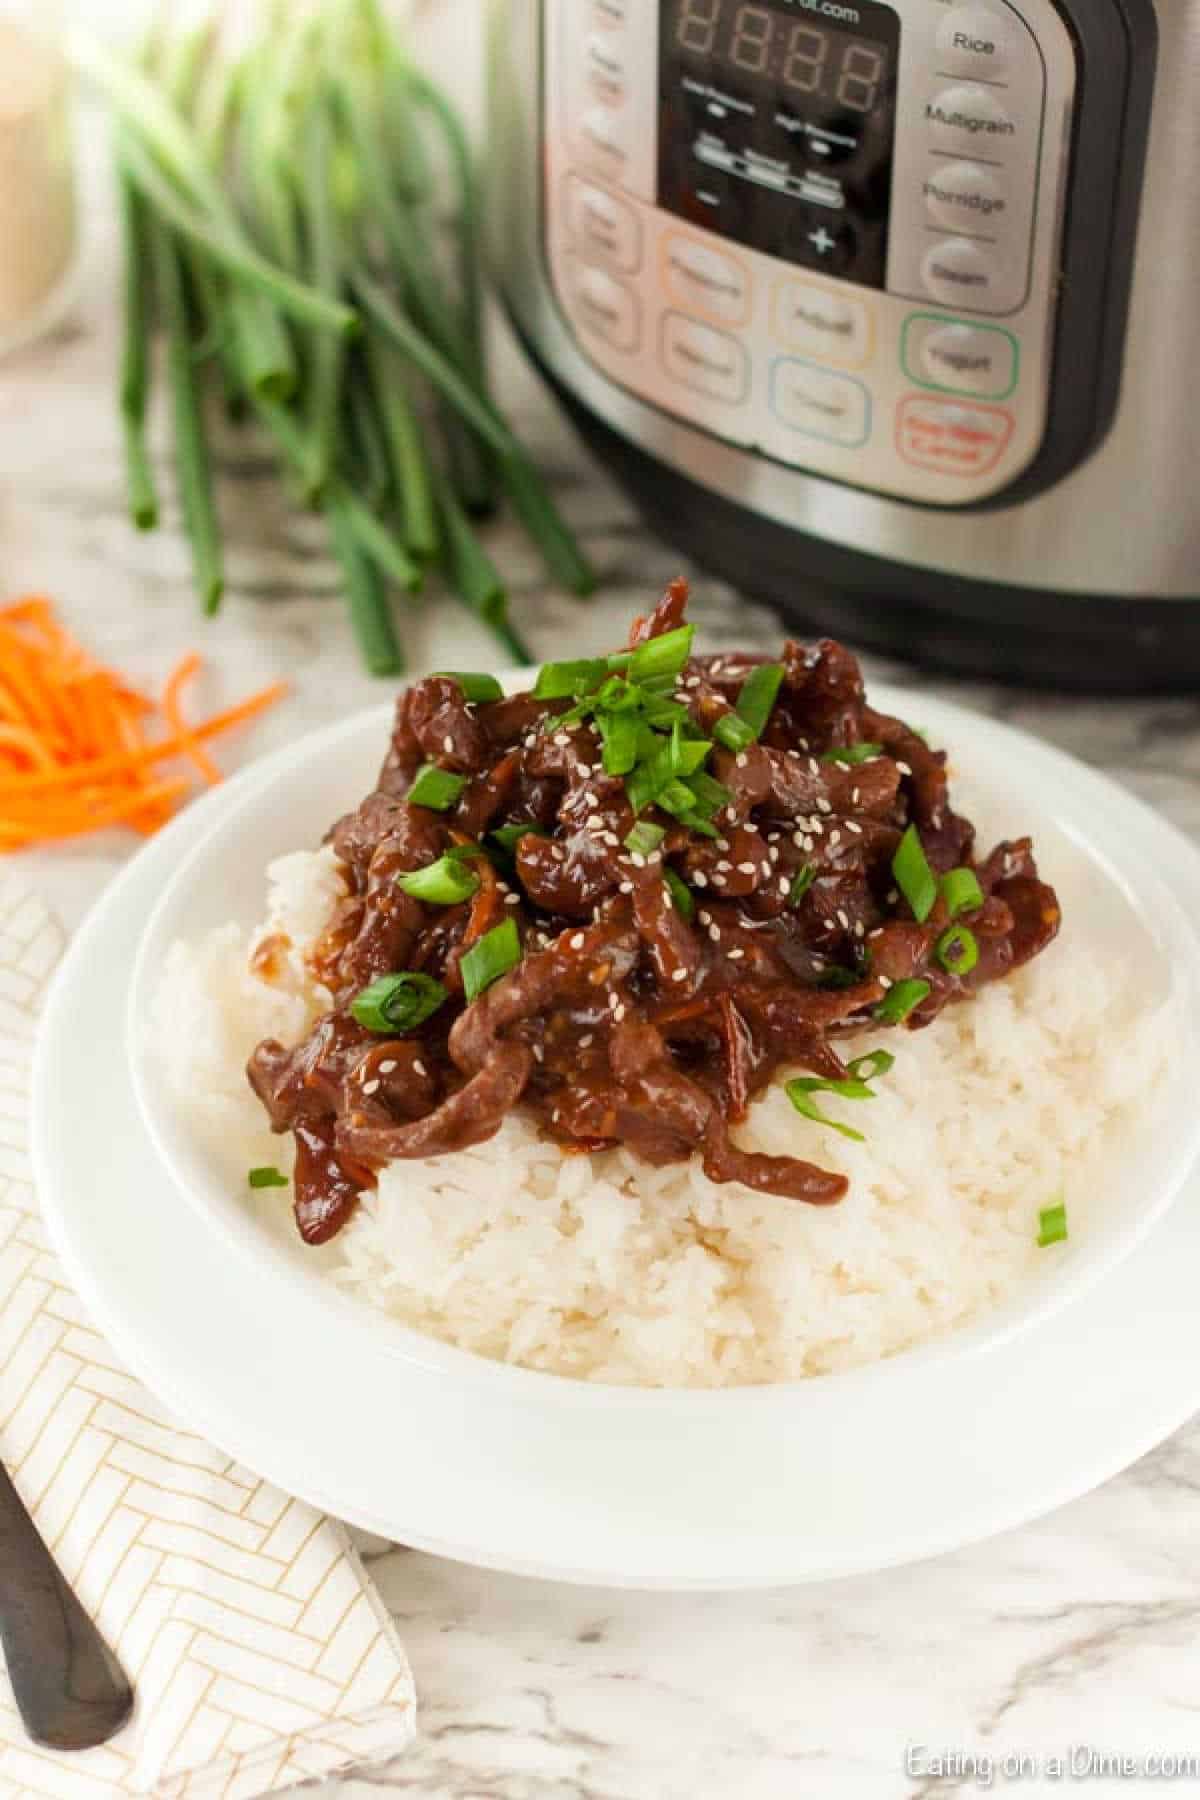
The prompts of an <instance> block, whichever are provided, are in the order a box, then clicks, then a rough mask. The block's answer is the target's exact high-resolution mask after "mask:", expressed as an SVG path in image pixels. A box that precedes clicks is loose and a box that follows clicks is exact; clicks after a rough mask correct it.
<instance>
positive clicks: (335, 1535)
mask: <svg viewBox="0 0 1200 1800" xmlns="http://www.w3.org/2000/svg"><path fill="white" fill-rule="evenodd" d="M63 942H64V934H63V932H62V930H61V928H60V926H59V925H58V924H57V922H56V921H55V919H54V918H53V917H52V915H51V914H50V913H49V911H48V910H47V908H46V907H45V906H44V905H43V903H42V902H41V901H40V900H38V899H36V898H35V897H34V896H32V895H30V894H29V893H28V892H26V891H22V890H21V889H20V888H19V887H18V886H17V885H16V884H15V883H14V882H13V881H12V880H11V878H5V877H2V876H0V1457H3V1459H4V1462H5V1464H6V1465H7V1467H8V1469H9V1472H10V1473H11V1475H12V1477H13V1480H14V1481H15V1483H16V1485H17V1487H18V1489H19V1490H20V1492H21V1495H22V1498H23V1499H24V1501H25V1503H26V1505H27V1506H28V1507H29V1509H30V1511H31V1512H32V1514H33V1517H34V1520H35V1521H36V1523H37V1526H38V1529H39V1530H40V1532H41V1534H42V1536H43V1538H44V1539H45V1540H46V1542H47V1543H48V1544H49V1545H50V1547H51V1549H52V1550H53V1552H54V1554H55V1556H56V1558H57V1560H58V1563H59V1567H60V1568H61V1569H62V1572H63V1574H64V1575H65V1576H66V1578H67V1580H68V1581H69V1582H70V1583H71V1585H72V1586H73V1587H74V1589H75V1591H76V1593H77V1594H78V1595H79V1598H80V1600H81V1601H82V1602H83V1605H84V1606H85V1607H86V1608H87V1610H88V1611H89V1612H90V1613H91V1614H92V1616H93V1617H94V1618H95V1619H96V1621H97V1623H98V1624H99V1626H100V1628H101V1630H102V1631H103V1633H104V1635H105V1637H106V1638H107V1640H108V1642H109V1644H110V1645H111V1646H112V1648H113V1649H114V1650H115V1651H116V1652H117V1655H118V1656H119V1658H120V1661H121V1663H122V1665H123V1666H124V1668H125V1671H126V1673H127V1674H128V1675H129V1677H130V1679H131V1680H132V1681H133V1682H134V1684H135V1686H136V1689H137V1704H136V1708H135V1711H134V1716H133V1718H132V1720H131V1722H130V1724H129V1725H128V1726H127V1727H126V1728H125V1730H124V1731H122V1732H121V1733H120V1735H119V1736H118V1737H116V1738H114V1739H113V1740H112V1742H111V1743H109V1744H107V1745H104V1746H103V1747H102V1748H100V1749H98V1750H89V1751H86V1752H84V1753H83V1754H81V1755H77V1756H66V1755H61V1754H58V1753H56V1752H52V1751H44V1750H39V1749H37V1748H36V1747H35V1746H33V1745H32V1744H30V1743H29V1742H28V1740H27V1739H26V1738H25V1735H24V1733H23V1731H22V1728H21V1721H20V1719H19V1717H18V1715H17V1712H16V1709H15V1707H14V1705H13V1701H12V1694H11V1690H10V1689H9V1686H8V1680H7V1677H6V1676H5V1675H4V1673H3V1669H2V1664H0V1793H4V1794H8V1793H13V1792H15V1793H20V1794H33V1795H54V1796H62V1797H63V1800H103V1797H104V1796H109V1795H114V1794H121V1793H130V1794H152V1795H161V1796H175V1795H185V1794H186V1795H189V1796H191V1795H197V1796H209V1795H211V1796H214V1800H215V1796H218V1795H220V1796H223V1797H225V1800H250V1797H251V1796H254V1795H259V1794H265V1793H269V1792H271V1791H273V1790H275V1789H279V1788H283V1787H288V1786H291V1785H292V1784H293V1783H294V1782H298V1781H305V1780H309V1779H311V1778H313V1777H314V1776H322V1775H329V1774H332V1773H334V1772H336V1771H337V1770H338V1769H342V1768H346V1767H348V1766H349V1765H351V1764H353V1763H360V1762H365V1761H368V1760H382V1759H384V1758H387V1757H391V1756H394V1755H396V1753H397V1752H398V1751H400V1750H402V1749H403V1748H404V1747H405V1746H406V1745H407V1744H408V1743H409V1742H410V1740H411V1738H412V1736H413V1734H414V1731H415V1719H416V1702H415V1696H414V1692H413V1684H412V1676H411V1674H410V1672H409V1667H408V1662H407V1660H406V1658H405V1655H404V1650H403V1647H402V1646H401V1644H400V1641H399V1639H398V1637H397V1636H396V1632H395V1629H394V1627H393V1625H392V1622H391V1620H390V1619H389V1617H388V1615H387V1613H386V1611H385V1609H384V1607H383V1604H382V1602H381V1601H380V1599H379V1596H378V1595H377V1593H376V1592H375V1590H374V1588H373V1587H372V1585H371V1583H370V1581H369V1580H368V1579H367V1577H366V1575H365V1573H364V1571H363V1568H362V1564H361V1563H360V1561H359V1559H358V1556H357V1554H356V1552H355V1551H354V1549H353V1547H352V1546H351V1544H350V1542H349V1540H348V1539H347V1536H346V1533H345V1531H344V1529H343V1527H342V1526H340V1525H338V1524H336V1523H335V1522H334V1521H333V1520H331V1519H325V1518H322V1517H321V1515H320V1514H318V1513H315V1512H314V1511H313V1510H312V1508H311V1507H308V1506H305V1505H303V1504H302V1503H301V1502H300V1501H298V1500H289V1499H288V1497H287V1495H286V1494H281V1493H279V1492H277V1490H276V1489H274V1488H272V1487H269V1486H268V1485H267V1483H266V1482H265V1481H261V1480H260V1479H259V1478H258V1476H256V1475H253V1474H251V1473H250V1471H249V1470H248V1469H243V1468H240V1467H239V1466H238V1465H237V1464H236V1463H232V1462H230V1460H229V1458H228V1457H227V1456H224V1455H222V1454H221V1453H220V1452H219V1451H217V1450H214V1449H213V1448H212V1446H211V1445H209V1444H206V1443H205V1442H204V1441H203V1439H201V1438H198V1437H195V1436H194V1435H193V1434H192V1433H191V1432H188V1431H186V1430H184V1429H182V1428H181V1427H180V1426H179V1425H177V1424H176V1423H175V1422H174V1421H173V1420H172V1419H171V1418H169V1417H168V1415H167V1414H166V1413H165V1412H164V1411H163V1409H162V1408H161V1407H160V1406H159V1404H158V1402H157V1401H155V1400H154V1399H153V1398H152V1397H151V1396H150V1395H149V1394H148V1393H147V1392H146V1390H145V1388H143V1387H141V1386H140V1384H139V1383H138V1382H136V1381H135V1380H134V1379H133V1378H132V1376H130V1375H128V1374H127V1373H126V1372H125V1371H124V1369H123V1368H122V1367H121V1364H120V1362H119V1361H118V1360H117V1358H116V1357H115V1356H114V1355H113V1353H112V1351H111V1350H110V1349H109V1348H108V1346H107V1344H106V1343H105V1342H104V1340H103V1338H101V1337H100V1336H98V1335H97V1333H96V1332H95V1331H94V1330H92V1328H91V1326H90V1324H89V1322H88V1319H87V1317H86V1315H85V1314H84V1312H83V1309H82V1307H81V1306H80V1303H79V1301H78V1300H77V1299H76V1298H75V1295H74V1294H73V1293H72V1291H71V1289H70V1287H69V1285H68V1283H67V1280H66V1278H65V1276H64V1274H63V1271H62V1269H61V1267H60V1266H59V1264H58V1262H57V1260H56V1259H55V1257H54V1255H53V1253H52V1252H51V1250H50V1249H49V1247H48V1244H47V1240H46V1234H45V1230H44V1228H43V1226H42V1222H41V1219H40V1217H39V1214H38V1208H37V1200H36V1197H35V1195H34V1191H33V1186H32V1180H31V1173H30V1167H29V1161H28V1157H27V1153H26V1124H25V1115H26V1107H27V1099H28V1091H29V1065H30V1058H31V1053H32V1048H33V1037H34V1030H35V1026H36V1021H37V1014H38V1009H39V1006H40V1002H41V998H42V994H43V992H44V989H45V985H46V982H47V981H48V979H49V977H50V975H51V973H52V971H53V969H54V966H55V964H56V962H57V961H58V958H59V956H60V955H61V952H62V948H63Z"/></svg>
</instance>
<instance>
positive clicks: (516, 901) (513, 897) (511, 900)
mask: <svg viewBox="0 0 1200 1800" xmlns="http://www.w3.org/2000/svg"><path fill="white" fill-rule="evenodd" d="M504 904H505V906H520V904H521V896H520V894H506V895H505V897H504Z"/></svg>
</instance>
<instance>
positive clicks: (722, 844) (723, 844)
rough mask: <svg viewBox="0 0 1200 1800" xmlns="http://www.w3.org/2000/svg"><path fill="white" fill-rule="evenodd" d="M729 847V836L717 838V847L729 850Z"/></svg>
mask: <svg viewBox="0 0 1200 1800" xmlns="http://www.w3.org/2000/svg"><path fill="white" fill-rule="evenodd" d="M728 848H729V839H728V838H718V839H717V849H718V850H728Z"/></svg>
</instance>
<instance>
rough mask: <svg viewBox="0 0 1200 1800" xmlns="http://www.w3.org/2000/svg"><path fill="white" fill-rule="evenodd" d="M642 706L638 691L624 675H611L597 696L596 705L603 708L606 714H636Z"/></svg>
mask: <svg viewBox="0 0 1200 1800" xmlns="http://www.w3.org/2000/svg"><path fill="white" fill-rule="evenodd" d="M641 704H642V696H641V694H640V693H639V691H638V689H637V688H635V687H634V686H633V684H632V682H629V681H626V679H625V677H624V676H623V675H610V676H609V678H608V680H607V681H606V682H605V683H604V686H603V687H602V688H601V689H600V692H599V693H598V694H597V695H596V705H597V706H601V707H603V708H604V710H605V712H614V713H617V712H636V711H637V709H638V707H639V706H640V705H641Z"/></svg>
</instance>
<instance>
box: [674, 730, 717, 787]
mask: <svg viewBox="0 0 1200 1800" xmlns="http://www.w3.org/2000/svg"><path fill="white" fill-rule="evenodd" d="M711 749H712V745H711V744H710V743H709V741H708V739H707V738H685V737H684V735H683V727H682V725H681V724H680V722H679V720H678V719H676V721H675V723H674V725H672V727H671V741H670V743H669V744H668V746H667V763H668V766H669V767H670V770H671V773H672V775H683V776H688V775H694V774H695V773H696V771H697V769H699V768H700V767H701V765H702V764H703V763H704V761H705V759H706V757H707V756H708V753H709V751H710V750H711Z"/></svg>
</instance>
